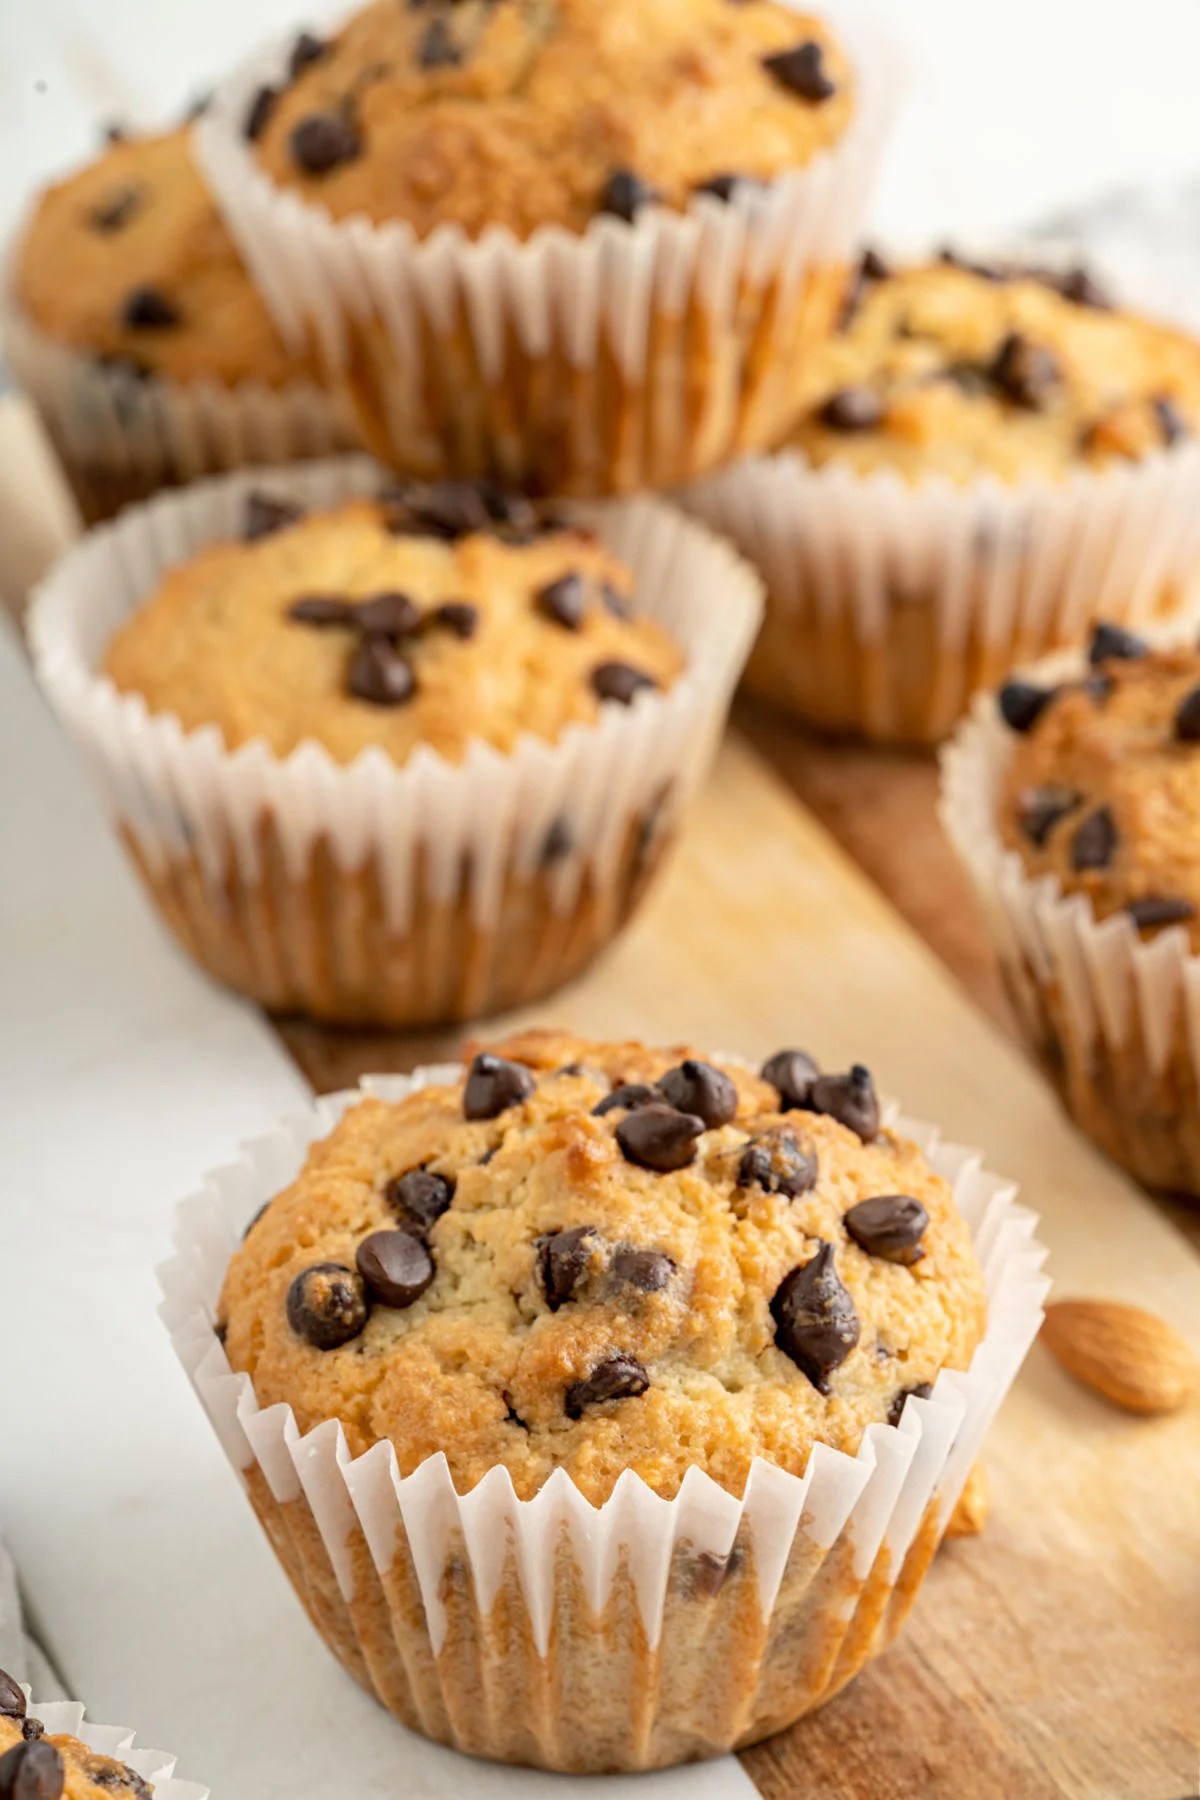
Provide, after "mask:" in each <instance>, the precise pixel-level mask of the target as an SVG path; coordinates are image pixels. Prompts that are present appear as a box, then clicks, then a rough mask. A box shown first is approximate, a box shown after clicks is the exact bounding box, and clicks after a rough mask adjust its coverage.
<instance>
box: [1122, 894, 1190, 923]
mask: <svg viewBox="0 0 1200 1800" xmlns="http://www.w3.org/2000/svg"><path fill="white" fill-rule="evenodd" d="M1125 911H1126V912H1127V913H1128V914H1129V916H1130V918H1131V919H1132V920H1133V922H1134V924H1135V925H1136V926H1137V928H1138V930H1139V931H1159V930H1161V929H1162V927H1163V926H1164V925H1183V924H1185V923H1186V922H1187V920H1188V919H1194V918H1195V916H1196V908H1195V907H1194V906H1193V905H1192V902H1191V901H1190V900H1171V899H1168V898H1167V897H1166V896H1165V895H1160V894H1147V895H1146V896H1145V897H1144V898H1143V899H1141V900H1134V901H1133V902H1132V903H1131V904H1130V905H1129V906H1127V907H1126V908H1125Z"/></svg>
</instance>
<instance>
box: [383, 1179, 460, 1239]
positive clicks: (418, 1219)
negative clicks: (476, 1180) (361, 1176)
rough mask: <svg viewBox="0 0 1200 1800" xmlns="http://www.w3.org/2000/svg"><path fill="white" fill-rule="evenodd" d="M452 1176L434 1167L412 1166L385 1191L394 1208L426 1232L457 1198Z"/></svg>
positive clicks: (399, 1214)
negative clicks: (437, 1173)
mask: <svg viewBox="0 0 1200 1800" xmlns="http://www.w3.org/2000/svg"><path fill="white" fill-rule="evenodd" d="M454 1187H455V1183H454V1177H453V1175H435V1174H434V1172H433V1170H432V1169H410V1170H409V1171H408V1174H407V1175H396V1176H394V1177H393V1178H392V1180H391V1181H389V1182H388V1184H387V1186H386V1187H385V1188H384V1190H383V1197H384V1200H385V1201H386V1202H387V1204H388V1205H389V1206H390V1207H391V1209H392V1211H393V1212H394V1213H396V1214H397V1215H398V1216H399V1218H400V1219H402V1220H403V1221H404V1223H405V1224H406V1225H408V1226H409V1227H410V1228H411V1227H415V1229H416V1230H417V1231H420V1232H426V1231H428V1230H429V1229H430V1227H431V1226H433V1225H434V1224H436V1223H437V1221H438V1220H439V1219H440V1218H441V1216H442V1214H443V1213H444V1212H445V1211H446V1210H447V1208H448V1207H449V1205H450V1202H451V1201H452V1200H453V1198H454Z"/></svg>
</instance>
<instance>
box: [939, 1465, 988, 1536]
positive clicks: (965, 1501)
mask: <svg viewBox="0 0 1200 1800" xmlns="http://www.w3.org/2000/svg"><path fill="white" fill-rule="evenodd" d="M989 1505H990V1502H989V1499H988V1478H987V1476H986V1474H985V1473H984V1468H983V1464H982V1463H976V1464H975V1465H974V1467H973V1468H972V1470H971V1473H970V1474H969V1475H968V1476H967V1479H966V1481H965V1482H964V1483H963V1491H962V1493H961V1494H960V1495H959V1496H958V1500H957V1502H956V1503H955V1507H954V1511H953V1512H952V1513H951V1514H950V1517H949V1519H948V1520H947V1521H946V1529H945V1531H944V1532H943V1533H942V1535H943V1537H948V1538H961V1537H978V1536H979V1534H980V1532H981V1531H982V1530H983V1528H984V1526H985V1525H986V1524H987V1521H988V1511H989Z"/></svg>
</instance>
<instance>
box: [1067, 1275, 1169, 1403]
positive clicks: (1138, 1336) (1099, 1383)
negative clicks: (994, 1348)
mask: <svg viewBox="0 0 1200 1800" xmlns="http://www.w3.org/2000/svg"><path fill="white" fill-rule="evenodd" d="M1042 1339H1043V1341H1044V1343H1045V1345H1046V1348H1047V1349H1048V1350H1049V1351H1050V1352H1051V1354H1052V1355H1054V1356H1056V1357H1057V1358H1058V1360H1059V1362H1060V1363H1061V1364H1062V1365H1063V1368H1064V1369H1067V1370H1069V1371H1070V1373H1071V1374H1072V1375H1074V1376H1075V1378H1076V1379H1077V1380H1078V1381H1082V1382H1083V1383H1084V1384H1085V1385H1086V1386H1087V1387H1090V1388H1093V1389H1094V1390H1095V1392H1096V1393H1098V1394H1103V1396H1104V1398H1105V1399H1106V1400H1111V1401H1112V1403H1113V1404H1114V1406H1123V1407H1124V1408H1125V1409H1126V1411H1127V1412H1135V1413H1170V1412H1176V1411H1178V1409H1179V1408H1180V1407H1181V1406H1184V1405H1186V1403H1187V1402H1188V1401H1189V1400H1190V1399H1191V1397H1192V1395H1193V1394H1194V1393H1195V1392H1196V1390H1197V1388H1200V1363H1198V1362H1197V1361H1196V1357H1195V1355H1194V1354H1193V1352H1192V1350H1191V1349H1190V1348H1189V1346H1188V1345H1187V1344H1185V1343H1184V1341H1183V1339H1182V1338H1181V1337H1180V1335H1179V1333H1178V1332H1177V1331H1176V1330H1174V1328H1173V1327H1172V1326H1170V1325H1168V1324H1167V1322H1166V1320H1165V1319H1160V1318H1159V1317H1158V1315H1157V1314H1156V1313H1152V1312H1144V1311H1143V1310H1142V1308H1141V1307H1140V1306H1126V1305H1124V1304H1123V1303H1122V1302H1120V1301H1118V1300H1058V1301H1055V1302H1054V1304H1053V1305H1051V1306H1048V1307H1047V1308H1046V1319H1045V1323H1044V1324H1043V1326H1042Z"/></svg>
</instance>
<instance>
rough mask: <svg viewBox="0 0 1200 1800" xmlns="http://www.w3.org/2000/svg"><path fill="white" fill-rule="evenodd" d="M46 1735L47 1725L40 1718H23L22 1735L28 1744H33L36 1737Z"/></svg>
mask: <svg viewBox="0 0 1200 1800" xmlns="http://www.w3.org/2000/svg"><path fill="white" fill-rule="evenodd" d="M45 1735H46V1727H45V1726H44V1725H43V1724H42V1721H41V1720H40V1719H30V1718H24V1719H22V1720H21V1736H22V1737H23V1738H24V1740H25V1742H26V1743H27V1744H31V1743H32V1742H33V1740H34V1738H40V1737H45Z"/></svg>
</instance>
